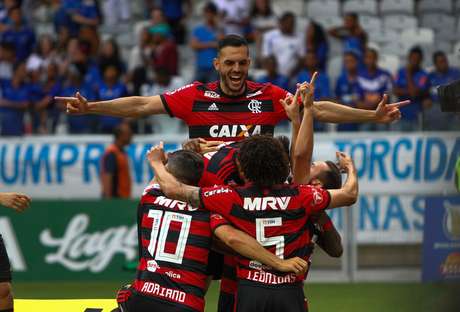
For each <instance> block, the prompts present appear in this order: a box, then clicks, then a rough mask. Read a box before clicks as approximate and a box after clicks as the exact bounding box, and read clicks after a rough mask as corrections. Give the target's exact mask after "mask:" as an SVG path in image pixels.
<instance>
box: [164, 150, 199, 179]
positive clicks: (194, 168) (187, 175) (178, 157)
mask: <svg viewBox="0 0 460 312" xmlns="http://www.w3.org/2000/svg"><path fill="white" fill-rule="evenodd" d="M167 168H168V172H169V173H171V174H172V175H173V176H174V177H175V178H176V179H177V180H179V182H182V183H185V184H189V185H198V183H199V182H200V179H201V176H202V174H203V168H204V162H203V157H202V156H201V155H200V154H198V153H197V152H194V151H188V150H178V151H175V152H172V153H169V154H168V164H167Z"/></svg>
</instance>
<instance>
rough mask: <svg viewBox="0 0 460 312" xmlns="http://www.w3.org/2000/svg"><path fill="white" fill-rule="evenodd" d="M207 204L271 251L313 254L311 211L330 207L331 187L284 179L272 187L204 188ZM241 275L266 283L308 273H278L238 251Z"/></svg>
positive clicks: (289, 255) (288, 254) (291, 280)
mask: <svg viewBox="0 0 460 312" xmlns="http://www.w3.org/2000/svg"><path fill="white" fill-rule="evenodd" d="M200 196H201V202H202V205H203V207H204V208H206V209H208V210H210V211H212V212H215V213H219V214H221V215H222V216H223V217H224V218H225V219H227V220H228V221H229V222H230V223H232V224H233V225H234V226H235V227H237V228H239V229H240V230H242V231H244V232H246V233H248V234H249V235H251V236H253V237H254V238H256V239H257V240H258V241H259V242H260V243H261V244H262V245H263V246H264V247H265V248H267V249H268V250H269V251H270V252H272V253H274V254H276V255H277V256H279V257H281V258H292V257H295V256H297V257H301V258H303V259H305V260H308V258H309V257H310V255H311V231H310V228H309V222H307V221H308V220H309V218H310V216H311V215H312V214H314V213H315V212H319V211H322V210H324V209H326V208H327V206H328V205H329V202H330V195H329V192H328V191H327V190H324V189H321V188H316V187H313V186H310V185H295V184H291V185H288V184H283V185H278V186H274V187H272V188H270V189H260V188H258V187H256V186H254V185H247V186H244V187H231V186H217V187H211V188H202V189H201V191H200ZM237 261H238V268H237V276H238V278H240V279H248V280H251V281H255V282H259V283H262V284H271V285H273V284H287V283H295V282H298V281H302V280H303V279H304V278H305V276H300V277H299V276H296V275H295V274H291V273H280V272H277V271H274V270H273V269H272V268H270V267H267V266H265V265H262V264H260V263H258V262H256V261H253V260H251V259H247V258H244V257H243V256H240V255H239V256H237Z"/></svg>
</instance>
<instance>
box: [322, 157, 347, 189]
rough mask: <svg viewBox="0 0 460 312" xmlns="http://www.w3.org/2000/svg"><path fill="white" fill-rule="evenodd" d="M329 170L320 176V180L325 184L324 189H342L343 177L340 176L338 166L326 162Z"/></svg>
mask: <svg viewBox="0 0 460 312" xmlns="http://www.w3.org/2000/svg"><path fill="white" fill-rule="evenodd" d="M325 163H326V165H327V167H328V170H325V171H321V172H320V173H319V175H318V180H320V181H321V183H322V184H323V188H325V189H328V190H329V189H330V190H335V189H339V188H341V187H342V175H341V174H340V169H339V167H337V165H336V164H335V163H334V162H332V161H330V160H327V161H325Z"/></svg>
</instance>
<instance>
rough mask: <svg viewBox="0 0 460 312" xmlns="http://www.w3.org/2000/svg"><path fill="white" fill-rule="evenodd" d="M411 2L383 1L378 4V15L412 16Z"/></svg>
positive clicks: (404, 0)
mask: <svg viewBox="0 0 460 312" xmlns="http://www.w3.org/2000/svg"><path fill="white" fill-rule="evenodd" d="M414 11H415V4H414V1H413V0H385V1H381V2H380V13H381V14H382V15H387V14H414Z"/></svg>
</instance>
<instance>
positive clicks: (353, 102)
mask: <svg viewBox="0 0 460 312" xmlns="http://www.w3.org/2000/svg"><path fill="white" fill-rule="evenodd" d="M343 67H344V70H343V72H342V74H341V75H340V76H339V78H338V79H337V83H336V85H335V96H336V97H337V100H338V101H339V102H340V103H343V104H345V105H348V106H350V107H354V108H356V107H359V106H360V102H361V101H362V98H363V94H362V90H361V88H360V87H359V83H358V56H357V55H356V54H355V53H353V52H346V53H344V55H343ZM337 130H339V131H357V130H358V125H357V124H339V125H338V127H337Z"/></svg>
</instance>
